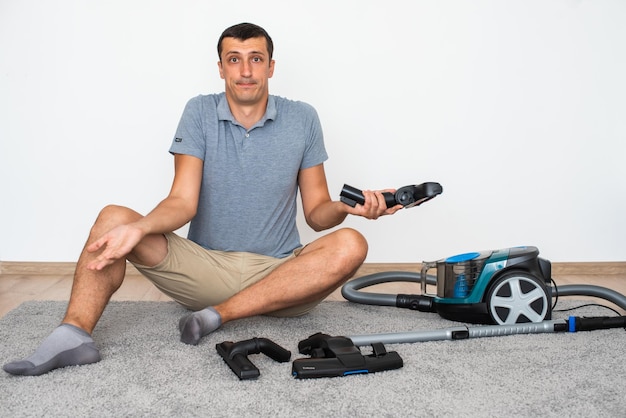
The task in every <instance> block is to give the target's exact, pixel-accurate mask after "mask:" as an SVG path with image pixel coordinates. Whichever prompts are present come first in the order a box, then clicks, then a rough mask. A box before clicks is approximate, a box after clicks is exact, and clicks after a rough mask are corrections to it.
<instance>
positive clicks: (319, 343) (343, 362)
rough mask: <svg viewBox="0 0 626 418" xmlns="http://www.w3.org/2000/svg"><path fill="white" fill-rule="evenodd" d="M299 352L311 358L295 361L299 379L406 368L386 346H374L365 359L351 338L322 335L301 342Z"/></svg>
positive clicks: (295, 371)
mask: <svg viewBox="0 0 626 418" xmlns="http://www.w3.org/2000/svg"><path fill="white" fill-rule="evenodd" d="M298 350H299V351H300V353H301V354H306V355H310V356H311V358H302V359H296V360H294V361H293V367H292V374H293V376H294V377H296V378H298V379H310V378H316V377H337V376H348V375H351V374H361V373H374V372H380V371H383V370H393V369H399V368H400V367H402V366H403V362H402V358H400V356H399V355H398V353H396V352H395V351H390V352H387V350H385V346H384V345H383V343H372V350H373V353H372V354H370V355H367V356H364V355H363V354H361V351H360V350H359V349H358V348H357V347H356V346H355V345H354V343H353V342H352V340H350V338H347V337H331V336H330V335H327V334H322V333H321V332H318V333H317V334H313V335H311V336H310V337H309V338H307V339H306V340H303V341H300V343H299V344H298Z"/></svg>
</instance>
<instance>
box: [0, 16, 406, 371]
mask: <svg viewBox="0 0 626 418" xmlns="http://www.w3.org/2000/svg"><path fill="white" fill-rule="evenodd" d="M272 53H273V43H272V39H271V38H270V37H269V35H268V34H267V33H266V31H265V30H264V29H262V28H260V27H258V26H256V25H253V24H248V23H243V24H239V25H235V26H233V27H230V28H228V29H226V30H225V31H224V33H223V34H222V36H221V37H220V39H219V41H218V55H219V62H218V67H219V73H220V77H221V78H222V79H223V80H224V82H225V92H224V93H221V94H216V95H207V96H198V97H195V98H193V99H191V100H190V101H189V102H188V104H187V106H186V107H185V110H184V112H183V115H182V117H181V121H180V123H179V126H178V129H177V131H176V135H175V138H174V140H173V142H172V146H171V148H170V152H171V153H172V154H173V155H174V164H175V174H174V180H173V184H172V188H171V191H170V193H169V195H168V196H167V197H166V198H165V199H164V200H163V201H162V202H161V203H159V204H158V205H157V206H156V207H155V208H154V209H153V210H152V211H151V212H150V213H149V214H148V215H146V216H142V215H140V214H139V213H137V212H135V211H133V210H131V209H129V208H125V207H120V206H107V207H105V208H104V209H103V210H102V211H101V212H100V214H99V216H98V218H97V219H96V221H95V224H94V225H93V227H92V229H91V231H90V235H89V238H88V241H87V243H86V244H85V248H84V250H83V252H82V254H81V256H80V258H79V261H78V263H77V267H76V273H75V276H74V283H73V287H72V293H71V297H70V301H69V304H68V308H67V312H66V314H65V317H64V319H63V321H62V324H61V325H60V326H59V327H58V328H56V329H55V330H54V331H53V332H52V333H51V334H50V335H49V336H48V337H47V338H46V339H45V340H44V341H43V342H42V344H41V345H40V346H39V347H38V348H37V350H36V351H35V353H34V354H33V355H31V356H30V357H28V358H26V359H24V360H21V361H15V362H11V363H8V364H5V365H4V367H3V368H4V370H5V371H7V372H8V373H11V374H16V375H40V374H43V373H47V372H48V371H50V370H52V369H55V368H59V367H65V366H69V365H81V364H89V363H94V362H97V361H99V360H100V353H99V351H98V349H97V347H96V346H95V344H94V342H93V340H92V338H91V333H92V331H93V329H94V327H95V326H96V323H97V321H98V320H99V318H100V316H101V315H102V312H103V311H104V308H105V306H106V304H107V303H108V301H109V299H110V297H111V296H112V295H113V293H115V291H116V290H117V289H118V288H119V287H120V285H121V284H122V281H123V279H124V275H125V268H126V267H125V266H126V261H127V260H128V261H129V262H131V263H133V264H134V265H135V266H136V267H137V268H138V270H139V271H141V272H142V273H143V274H144V275H145V276H146V277H147V278H148V279H150V280H151V281H152V282H153V283H154V284H155V285H156V286H157V287H158V288H159V289H160V290H162V291H163V292H164V293H166V294H168V295H169V296H171V297H172V298H173V299H174V300H176V301H177V302H178V303H180V304H182V305H183V306H185V307H187V308H189V309H190V310H193V311H195V312H193V313H191V314H190V315H188V316H185V317H184V318H182V319H181V320H180V323H179V328H180V332H181V341H182V342H184V343H187V344H197V343H198V342H199V341H200V339H201V338H202V337H203V336H205V335H208V334H209V333H211V332H212V331H214V330H216V329H217V328H219V327H220V326H221V325H222V324H224V323H226V322H229V321H232V320H235V319H240V318H245V317H249V316H253V315H261V314H270V315H280V316H293V315H301V314H304V313H306V312H308V311H309V310H310V309H312V308H313V307H314V306H315V305H316V304H318V303H319V302H320V301H321V300H323V299H324V298H325V297H326V296H328V295H329V294H330V293H331V292H332V291H333V290H335V289H336V288H337V287H339V286H340V285H342V284H343V283H344V282H345V281H346V280H347V279H348V278H350V276H352V275H353V274H354V272H355V271H356V270H357V269H358V267H359V266H360V265H361V264H362V263H363V261H364V260H365V256H366V254H367V242H366V241H365V239H364V238H363V236H362V235H361V234H359V233H358V232H357V231H355V230H353V229H347V228H344V229H338V230H336V231H334V232H331V233H329V234H327V235H326V236H324V237H322V238H319V239H317V240H315V241H313V242H312V243H310V244H308V245H306V246H305V247H302V246H301V244H300V238H299V235H298V231H297V229H296V222H295V217H296V193H297V190H298V188H299V190H300V194H301V199H302V208H303V212H304V216H305V219H306V221H307V223H308V225H310V226H311V228H313V229H314V230H316V231H322V230H326V229H329V228H332V227H334V226H337V225H339V224H340V223H341V222H343V220H344V219H345V218H346V216H347V215H348V214H352V215H359V216H364V217H366V218H369V219H376V218H378V217H379V216H381V215H389V214H393V213H395V212H396V211H398V210H399V209H400V208H402V206H401V205H397V206H396V207H393V208H389V209H388V208H387V207H386V205H385V200H384V197H383V195H382V192H380V191H377V192H371V191H365V192H364V196H365V203H364V204H363V205H357V206H356V207H355V208H352V207H350V206H348V205H345V204H343V203H341V202H339V201H332V200H331V198H330V195H329V192H328V186H327V183H326V177H325V174H324V165H323V162H324V161H325V160H326V159H327V155H326V151H325V148H324V143H323V137H322V131H321V126H320V123H319V120H318V117H317V114H316V112H315V110H314V109H313V108H312V107H311V106H309V105H307V104H305V103H301V102H294V101H290V100H287V99H284V98H281V97H277V96H271V95H269V88H268V80H269V79H270V78H271V77H272V75H273V73H274V65H275V62H274V60H273V59H272ZM190 221H191V225H190V228H189V236H188V238H189V239H184V238H181V237H178V236H177V235H175V234H174V233H173V232H172V231H175V230H177V229H178V228H180V227H182V226H183V225H185V224H187V223H188V222H190Z"/></svg>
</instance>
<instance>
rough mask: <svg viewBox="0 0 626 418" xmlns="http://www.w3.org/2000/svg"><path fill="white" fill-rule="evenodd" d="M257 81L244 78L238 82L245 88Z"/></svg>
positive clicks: (252, 85) (238, 84)
mask: <svg viewBox="0 0 626 418" xmlns="http://www.w3.org/2000/svg"><path fill="white" fill-rule="evenodd" d="M255 85H256V83H255V82H254V81H248V80H242V81H238V82H237V86H239V87H243V88H249V87H254V86H255Z"/></svg>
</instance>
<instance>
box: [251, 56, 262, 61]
mask: <svg viewBox="0 0 626 418" xmlns="http://www.w3.org/2000/svg"><path fill="white" fill-rule="evenodd" d="M261 61H263V59H262V58H261V57H254V58H252V62H261Z"/></svg>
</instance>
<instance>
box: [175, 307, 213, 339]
mask: <svg viewBox="0 0 626 418" xmlns="http://www.w3.org/2000/svg"><path fill="white" fill-rule="evenodd" d="M220 325H222V317H221V316H220V314H219V313H217V311H216V310H215V309H213V308H212V307H208V308H205V309H203V310H201V311H198V312H194V313H192V314H190V315H187V316H184V317H182V318H181V319H180V321H179V322H178V329H180V340H181V341H182V342H184V343H185V344H191V345H196V344H198V342H200V339H201V338H202V337H204V336H205V335H208V334H210V333H212V332H213V331H215V330H216V329H218V328H219V327H220Z"/></svg>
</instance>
